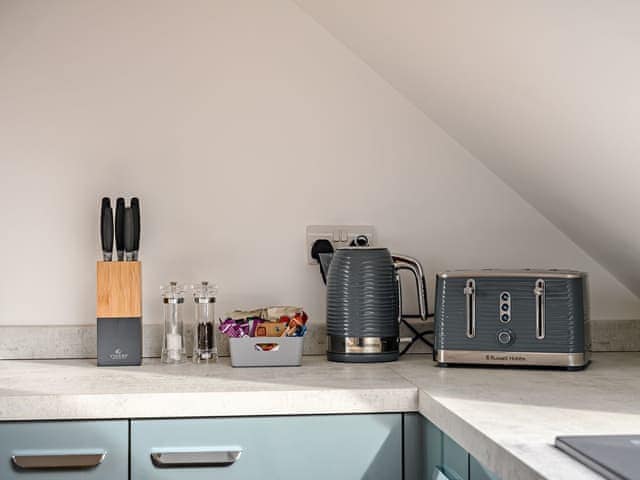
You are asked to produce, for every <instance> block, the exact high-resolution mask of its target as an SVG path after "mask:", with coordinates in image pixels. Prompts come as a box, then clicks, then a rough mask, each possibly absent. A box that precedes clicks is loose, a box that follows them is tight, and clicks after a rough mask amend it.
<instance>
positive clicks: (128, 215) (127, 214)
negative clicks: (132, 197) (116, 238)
mask: <svg viewBox="0 0 640 480" xmlns="http://www.w3.org/2000/svg"><path fill="white" fill-rule="evenodd" d="M133 239H134V231H133V212H132V211H131V207H127V208H125V209H124V250H125V258H126V260H133V244H134V240H133Z"/></svg>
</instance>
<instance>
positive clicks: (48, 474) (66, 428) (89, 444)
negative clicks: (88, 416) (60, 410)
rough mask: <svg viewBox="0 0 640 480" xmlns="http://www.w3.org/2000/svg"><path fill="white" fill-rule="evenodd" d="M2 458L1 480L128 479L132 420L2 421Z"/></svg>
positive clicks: (0, 447) (0, 432)
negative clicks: (61, 466) (63, 466)
mask: <svg viewBox="0 0 640 480" xmlns="http://www.w3.org/2000/svg"><path fill="white" fill-rule="evenodd" d="M0 458H1V460H0V479H2V480H73V479H82V480H127V478H128V476H129V422H128V421H127V420H123V421H100V422H15V423H14V422H9V423H0ZM65 462H66V465H67V466H66V468H63V469H60V468H59V467H60V465H61V464H64V463H65ZM33 467H39V468H33ZM56 467H57V468H56Z"/></svg>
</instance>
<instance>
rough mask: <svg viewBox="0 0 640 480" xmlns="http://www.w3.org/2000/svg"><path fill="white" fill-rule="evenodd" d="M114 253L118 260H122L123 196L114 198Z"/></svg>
mask: <svg viewBox="0 0 640 480" xmlns="http://www.w3.org/2000/svg"><path fill="white" fill-rule="evenodd" d="M116 253H117V255H118V260H119V261H122V260H124V198H122V197H119V198H118V199H117V200H116Z"/></svg>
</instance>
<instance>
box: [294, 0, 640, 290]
mask: <svg viewBox="0 0 640 480" xmlns="http://www.w3.org/2000/svg"><path fill="white" fill-rule="evenodd" d="M297 2H298V4H299V5H300V6H301V7H302V8H303V9H304V10H305V11H306V12H307V13H309V14H310V15H311V16H313V17H314V18H315V19H316V20H317V21H318V22H319V23H321V24H322V25H323V26H324V27H325V28H327V29H328V30H329V31H330V32H331V33H332V34H333V35H334V36H335V37H337V38H338V39H339V40H341V41H342V42H343V43H345V44H346V45H347V46H348V47H349V48H351V49H352V50H353V51H355V52H356V53H357V54H358V55H359V56H360V57H362V58H363V59H364V60H365V61H366V62H367V63H368V64H369V65H370V66H371V67H372V68H374V69H375V70H376V71H377V72H378V73H380V74H381V75H382V76H383V77H385V78H386V79H387V80H388V81H389V82H390V83H391V84H392V85H393V86H394V87H396V88H397V89H398V90H400V91H401V92H403V93H404V94H405V95H406V96H407V97H408V98H409V99H410V100H412V101H413V102H414V103H415V104H416V105H418V106H419V107H420V108H421V109H422V110H423V111H424V112H425V113H426V114H427V115H428V116H429V117H431V118H432V119H433V120H435V121H436V122H437V123H438V124H440V126H442V127H443V128H444V129H445V130H446V131H447V132H448V133H449V134H450V135H451V136H453V137H454V138H455V139H456V140H458V141H459V142H460V143H461V144H462V145H463V146H464V147H465V148H467V149H468V150H469V151H470V152H471V153H472V154H473V155H474V156H476V157H477V158H479V159H480V160H481V161H483V162H484V163H485V164H486V165H487V166H488V167H489V168H490V169H491V170H493V171H494V172H495V173H496V174H497V175H498V176H500V177H501V178H502V179H503V180H504V181H505V182H507V183H508V184H509V185H510V186H511V187H512V188H514V189H515V190H516V191H517V192H518V193H519V194H520V195H521V196H522V197H524V199H525V200H527V201H528V202H529V203H531V204H532V205H533V206H534V207H535V208H537V209H538V210H539V211H540V212H541V213H542V214H543V215H545V216H546V217H547V218H548V219H549V220H551V221H552V222H553V223H554V224H555V225H556V226H557V227H559V228H560V229H561V230H562V231H563V232H564V233H566V234H567V235H568V236H569V237H570V238H571V239H572V240H573V241H574V242H575V243H577V244H578V245H579V246H580V247H582V248H583V249H584V250H585V251H586V252H587V253H588V254H589V255H591V256H592V257H593V258H594V259H595V260H596V261H598V262H599V263H601V264H602V265H603V266H604V267H605V268H607V269H608V270H609V271H610V272H612V273H613V274H614V275H615V276H616V277H617V278H618V279H619V280H620V281H622V283H624V284H625V285H626V286H627V287H628V288H629V289H631V290H632V291H633V292H634V293H635V294H636V295H639V294H640V214H639V211H640V191H639V189H638V186H639V185H640V2H635V1H631V0H630V1H611V0H589V1H585V0H565V1H562V2H559V1H557V0H530V1H526V2H523V1H518V2H514V1H513V0H484V1H482V2H478V1H476V0H446V1H445V0H442V1H432V0H333V1H330V0H297ZM470 208H473V206H471V205H470Z"/></svg>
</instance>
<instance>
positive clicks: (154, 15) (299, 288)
mask: <svg viewBox="0 0 640 480" xmlns="http://www.w3.org/2000/svg"><path fill="white" fill-rule="evenodd" d="M0 105H1V107H2V108H0V162H1V167H2V169H1V172H2V175H1V176H0V202H1V204H2V205H3V208H2V210H0V211H1V213H0V215H1V217H0V220H1V221H0V223H1V224H2V225H3V233H2V235H1V236H0V242H1V243H0V251H2V255H3V259H2V275H1V276H0V324H42V323H50V324H61V323H66V324H77V323H90V322H92V321H93V318H94V315H95V313H94V309H95V304H94V296H95V293H94V292H95V279H94V275H95V264H94V262H95V260H96V259H97V258H98V253H99V248H98V203H99V199H100V197H101V196H102V195H104V194H110V195H112V196H113V197H115V196H117V195H119V194H136V195H138V196H140V197H141V200H142V211H143V225H142V228H143V236H142V252H141V257H142V261H143V269H144V275H143V276H144V311H145V320H146V321H147V322H158V321H160V318H159V314H160V302H159V286H160V285H161V284H163V283H166V282H168V281H169V280H172V279H178V280H199V279H203V278H207V279H211V280H214V281H216V282H217V283H218V284H219V285H220V295H219V297H220V302H219V304H218V308H219V310H220V311H224V310H227V309H230V308H234V307H253V306H259V305H265V304H282V303H287V304H301V305H303V306H305V307H306V308H307V309H308V311H309V312H310V313H311V315H312V318H313V319H314V321H322V318H323V315H324V307H323V295H324V290H323V287H322V285H321V282H320V278H319V275H318V273H317V271H316V270H315V269H314V268H312V267H310V266H307V265H306V263H305V252H304V228H305V225H307V224H315V223H370V224H373V225H375V226H376V228H377V231H378V234H379V239H380V243H382V244H384V245H387V246H389V247H390V248H391V249H392V250H394V251H397V252H402V253H406V254H410V255H414V256H416V257H418V258H420V259H421V260H422V262H423V263H424V265H425V267H426V269H427V271H428V272H429V275H430V277H432V276H433V274H434V273H435V272H436V271H437V270H442V269H447V268H464V267H469V268H473V267H486V266H500V267H517V266H540V267H552V266H558V267H573V268H580V269H585V270H587V271H589V272H590V273H591V274H592V278H591V279H592V287H593V295H592V298H593V314H594V317H597V318H628V317H633V316H636V315H637V314H638V312H639V311H640V308H639V304H638V300H637V299H636V297H634V296H633V295H631V294H630V293H629V292H628V291H627V290H626V289H625V288H624V287H622V286H621V285H620V284H619V283H618V282H617V281H616V280H615V279H614V278H613V277H611V275H609V274H608V273H607V272H606V271H604V270H603V269H602V268H601V267H600V266H599V265H598V264H596V263H595V262H593V261H592V260H591V259H590V258H589V257H587V256H586V255H585V254H584V253H583V252H582V251H581V250H580V249H579V248H577V247H576V246H575V245H574V244H573V243H571V241H569V240H568V239H567V238H566V237H565V236H564V235H563V234H562V233H560V232H559V231H558V230H557V229H556V228H555V227H554V226H553V225H551V224H550V223H549V222H548V221H547V220H545V219H544V218H543V217H542V216H541V215H540V214H538V213H537V212H536V211H535V210H534V209H533V208H532V207H531V206H529V205H528V204H527V203H525V202H524V201H523V200H522V199H521V198H520V197H519V196H517V195H516V194H515V193H514V192H513V191H512V190H510V189H509V188H508V187H506V186H505V185H504V184H503V183H502V182H501V181H500V180H499V179H498V178H497V177H496V176H494V175H493V174H492V173H490V172H489V171H488V170H487V169H486V168H485V167H484V166H482V164H481V163H479V162H478V161H477V160H476V159H475V158H473V157H472V156H471V155H469V154H468V152H466V151H465V150H464V149H462V148H461V147H460V146H459V145H458V144H457V143H455V142H454V141H452V140H451V139H450V138H449V137H448V136H447V135H446V134H445V133H444V132H443V131H442V130H440V129H439V128H438V127H436V126H435V125H434V124H433V123H432V122H431V121H430V120H429V119H428V118H427V117H425V116H424V114H423V113H422V112H420V111H419V110H418V109H417V108H415V107H413V106H412V105H411V104H410V103H409V102H407V101H406V100H405V99H404V98H403V97H402V96H401V95H400V94H398V93H397V92H396V91H395V90H394V89H393V88H391V87H390V86H389V85H388V84H387V83H386V82H385V81H384V80H382V79H381V78H380V77H378V75H377V74H375V73H374V72H373V71H372V70H370V69H369V68H368V67H367V66H366V65H365V64H364V63H363V62H361V61H360V60H358V59H357V58H356V57H355V56H354V55H353V54H352V53H351V52H350V51H348V50H347V49H346V48H344V47H343V46H342V45H341V44H340V43H338V42H337V41H335V40H334V39H333V38H332V37H331V36H330V35H329V34H327V33H326V32H325V31H324V29H322V28H321V27H320V26H318V25H317V24H316V23H315V22H314V21H313V20H312V19H310V18H309V17H308V16H307V15H306V14H304V13H303V12H301V11H300V10H299V9H298V7H297V6H296V5H294V4H293V3H290V2H288V1H281V0H254V1H248V0H247V1H239V0H227V1H222V0H220V1H215V2H213V1H202V2H196V1H190V2H182V3H180V2H174V1H169V0H166V1H150V0H149V1H141V0H138V1H126V2H125V1H102V2H98V1H93V2H87V1H80V0H79V1H70V0H66V1H59V2H46V1H42V2H37V1H22V0H14V1H4V2H2V3H0ZM430 280H431V278H430Z"/></svg>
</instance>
